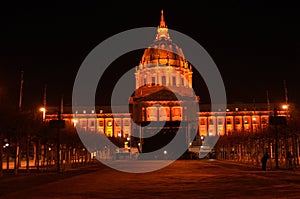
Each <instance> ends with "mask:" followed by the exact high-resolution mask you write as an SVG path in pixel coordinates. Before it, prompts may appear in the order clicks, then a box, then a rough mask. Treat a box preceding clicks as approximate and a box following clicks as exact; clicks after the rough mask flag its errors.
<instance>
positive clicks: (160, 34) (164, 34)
mask: <svg viewBox="0 0 300 199" xmlns="http://www.w3.org/2000/svg"><path fill="white" fill-rule="evenodd" d="M162 38H164V39H166V40H171V39H170V35H169V33H168V26H167V25H166V22H165V18H164V11H163V10H161V15H160V23H159V26H158V29H157V35H156V40H161V39H162Z"/></svg>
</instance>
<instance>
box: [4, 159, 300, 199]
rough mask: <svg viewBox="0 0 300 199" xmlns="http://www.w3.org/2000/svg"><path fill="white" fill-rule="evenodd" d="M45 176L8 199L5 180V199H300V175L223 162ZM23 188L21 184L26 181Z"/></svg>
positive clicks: (10, 188)
mask: <svg viewBox="0 0 300 199" xmlns="http://www.w3.org/2000/svg"><path fill="white" fill-rule="evenodd" d="M150 163H151V162H150ZM147 165H149V162H147V161H145V166H147ZM81 172H84V171H81ZM40 175H41V176H39V177H36V176H35V177H32V179H31V180H30V181H35V183H32V186H27V187H26V188H23V189H16V188H17V187H16V186H14V185H13V184H11V183H10V185H9V186H7V187H6V190H7V191H5V192H6V193H7V194H4V193H3V184H2V183H3V181H4V180H0V182H1V186H0V191H1V192H2V195H0V197H1V198H6V199H8V198H22V199H26V198H30V199H35V198H38V199H44V198H46V199H47V198H52V199H53V198H54V199H56V198H57V199H58V198H64V199H65V198H74V199H75V198H76V199H77V198H101V199H109V198H115V199H116V198H133V199H135V198H141V199H148V198H174V199H175V198H184V199H195V198H222V199H224V198H255V199H258V198H300V172H298V171H288V170H287V171H283V170H277V171H262V170H260V169H259V168H255V167H246V166H242V165H237V164H234V163H226V162H220V161H200V160H179V161H176V162H174V163H172V164H171V165H169V166H168V167H165V168H163V169H161V170H158V171H154V172H149V173H140V174H139V173H137V174H131V173H124V172H119V171H116V170H113V169H111V168H108V167H105V166H103V165H102V166H101V165H100V166H99V167H97V168H90V169H86V170H85V172H84V173H78V174H77V175H70V176H63V174H60V176H59V175H58V174H52V175H53V176H51V175H45V174H40ZM43 176H44V177H43ZM46 178H48V180H46ZM26 179H28V177H27V178H26V177H24V180H23V181H24V182H25V183H26ZM7 180H8V179H7ZM11 182H12V181H11ZM19 182H20V183H21V182H22V179H21V178H20V180H19ZM7 183H9V181H7ZM27 183H28V180H27ZM1 187H2V189H1ZM14 188H15V189H14Z"/></svg>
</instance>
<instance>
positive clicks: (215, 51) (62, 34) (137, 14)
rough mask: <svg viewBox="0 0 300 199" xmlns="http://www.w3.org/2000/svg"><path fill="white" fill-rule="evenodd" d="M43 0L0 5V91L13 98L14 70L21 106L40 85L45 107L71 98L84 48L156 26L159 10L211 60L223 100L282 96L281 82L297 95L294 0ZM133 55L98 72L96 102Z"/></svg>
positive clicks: (32, 102) (33, 100)
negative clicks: (223, 90)
mask: <svg viewBox="0 0 300 199" xmlns="http://www.w3.org/2000/svg"><path fill="white" fill-rule="evenodd" d="M43 2H44V1H39V2H38V3H37V2H32V3H28V2H27V1H23V2H21V3H18V2H15V1H14V2H13V3H5V4H3V3H1V6H0V7H1V12H0V15H1V18H0V25H1V29H0V30H1V31H0V93H1V98H9V99H10V102H13V103H16V105H17V101H18V92H19V91H18V89H19V78H20V71H21V70H24V98H23V99H24V100H23V106H28V107H34V106H39V105H40V104H42V99H43V88H44V85H45V84H46V85H47V104H48V105H49V106H50V105H53V106H56V105H58V104H59V102H60V96H61V95H63V96H64V102H65V104H71V94H72V87H73V83H74V79H75V76H76V73H77V70H78V69H79V67H80V65H81V63H82V61H83V60H84V59H85V57H86V56H87V55H88V53H89V52H90V51H91V50H92V49H93V48H94V47H95V46H97V45H98V44H99V43H101V42H102V41H103V40H105V39H107V38H109V37H110V36H113V35H114V34H117V33H120V32H122V31H125V30H129V29H132V28H139V27H157V26H158V25H159V20H160V11H161V10H162V9H163V10H164V13H165V21H166V24H167V25H168V27H169V28H170V29H174V30H177V31H180V32H182V33H184V34H186V35H188V36H190V37H192V38H193V39H195V40H196V41H197V42H199V44H200V45H202V46H203V47H204V48H205V49H206V51H207V52H208V53H209V54H210V56H211V57H212V59H213V60H214V61H215V63H216V65H217V66H218V68H219V70H220V73H221V75H222V77H223V80H224V84H225V88H226V92H227V99H228V102H229V103H234V102H246V103H249V102H253V101H255V102H262V103H266V92H267V91H268V93H269V98H270V101H271V102H278V101H284V99H285V96H284V81H286V86H287V90H288V99H289V101H290V102H294V103H297V104H299V102H300V94H299V89H298V86H299V85H300V77H299V74H300V73H299V71H300V70H299V69H298V68H299V66H300V65H299V64H300V59H299V53H300V50H299V48H300V47H299V41H300V39H299V35H300V31H299V27H300V22H299V19H300V12H299V6H297V5H292V4H288V3H287V2H286V1H282V2H279V3H275V2H274V1H270V2H272V3H270V2H267V1H224V2H223V3H220V2H221V1H220V2H218V1H190V2H189V1H143V2H140V3H138V2H139V1H136V2H134V3H131V1H120V2H117V1H111V2H110V3H105V2H104V1H103V2H104V3H103V2H102V1H89V0H87V1H77V2H75V1H70V2H65V3H62V2H60V1H57V2H55V1H53V2H52V3H49V4H46V3H43ZM214 2H215V3H214ZM137 3H138V4H137ZM198 4H199V5H198ZM153 37H155V35H154V36H153ZM171 37H172V35H171ZM141 55H142V52H136V53H131V54H129V55H128V56H124V57H123V58H122V59H121V60H119V61H116V63H115V64H114V66H112V67H111V68H110V70H109V71H108V72H107V73H106V74H107V76H106V77H104V78H103V79H102V81H103V82H102V84H101V85H102V87H101V86H100V87H101V88H102V91H103V90H105V92H103V93H101V95H100V97H99V99H100V103H107V101H108V99H109V92H110V91H111V89H112V88H111V86H107V85H110V84H112V85H113V82H114V81H116V80H117V79H118V77H120V76H121V74H120V73H121V72H125V71H126V70H127V69H130V68H131V67H134V66H136V65H137V64H138V63H139V61H140V58H141ZM124 67H125V68H124ZM126 67H128V68H126ZM117 71H119V72H117ZM103 85H105V86H104V87H103ZM202 86H205V85H202ZM100 87H99V88H100ZM199 90H203V91H204V90H205V88H200V89H199ZM197 92H198V90H197ZM197 94H199V95H200V97H201V99H202V102H203V103H205V102H208V101H209V98H208V96H207V94H206V93H205V92H203V93H197Z"/></svg>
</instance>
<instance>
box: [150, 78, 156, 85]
mask: <svg viewBox="0 0 300 199" xmlns="http://www.w3.org/2000/svg"><path fill="white" fill-rule="evenodd" d="M151 83H152V85H155V77H152V78H151Z"/></svg>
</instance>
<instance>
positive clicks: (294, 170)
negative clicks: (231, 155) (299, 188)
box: [217, 160, 300, 174]
mask: <svg viewBox="0 0 300 199" xmlns="http://www.w3.org/2000/svg"><path fill="white" fill-rule="evenodd" d="M217 161H219V162H223V163H226V164H231V165H236V166H243V167H247V168H251V169H257V170H262V167H261V165H258V166H257V165H254V164H251V163H246V162H238V161H234V160H217ZM267 171H290V172H291V171H293V172H297V173H299V174H300V166H299V165H298V166H295V167H294V169H288V168H286V167H283V166H279V168H278V169H276V168H275V163H272V167H271V166H270V162H268V163H267Z"/></svg>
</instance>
